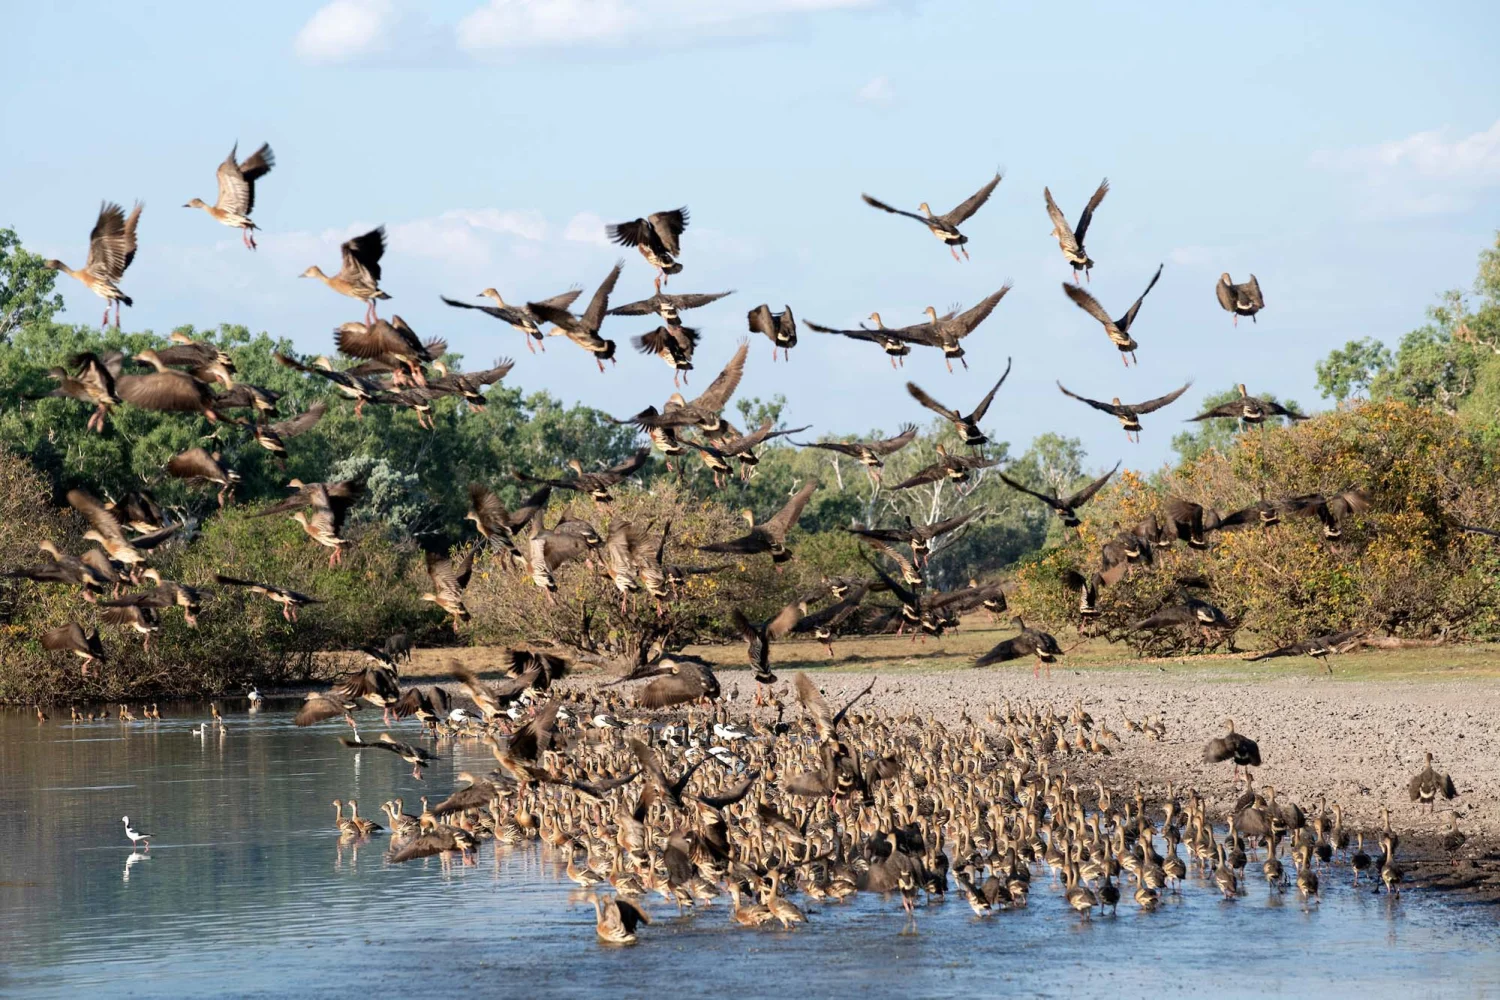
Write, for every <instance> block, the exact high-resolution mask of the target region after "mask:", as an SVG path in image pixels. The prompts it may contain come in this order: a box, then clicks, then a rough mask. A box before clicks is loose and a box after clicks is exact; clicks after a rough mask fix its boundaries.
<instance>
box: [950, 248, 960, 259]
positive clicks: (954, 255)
mask: <svg viewBox="0 0 1500 1000" xmlns="http://www.w3.org/2000/svg"><path fill="white" fill-rule="evenodd" d="M948 252H949V253H951V254H952V255H953V259H954V260H958V251H957V250H956V249H954V248H953V247H951V246H950V247H949V248H948Z"/></svg>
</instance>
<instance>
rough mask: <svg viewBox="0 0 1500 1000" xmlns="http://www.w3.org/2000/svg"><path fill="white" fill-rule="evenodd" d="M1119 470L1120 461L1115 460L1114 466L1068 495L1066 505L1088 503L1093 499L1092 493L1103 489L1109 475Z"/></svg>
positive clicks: (1074, 505)
mask: <svg viewBox="0 0 1500 1000" xmlns="http://www.w3.org/2000/svg"><path fill="white" fill-rule="evenodd" d="M1119 471H1120V463H1119V462H1116V463H1115V467H1114V468H1113V469H1110V470H1109V471H1108V472H1106V473H1105V474H1104V475H1102V476H1100V477H1099V478H1098V479H1096V480H1094V481H1093V482H1092V483H1089V484H1088V485H1087V486H1085V487H1084V488H1083V489H1081V490H1079V491H1078V492H1077V493H1074V494H1073V495H1072V496H1070V497H1068V499H1067V501H1066V502H1067V505H1068V506H1069V507H1081V506H1083V505H1084V504H1086V503H1088V502H1089V501H1090V500H1092V499H1094V494H1095V493H1098V492H1099V491H1100V490H1102V489H1104V484H1105V483H1107V482H1109V480H1110V477H1111V476H1113V475H1114V474H1115V473H1116V472H1119Z"/></svg>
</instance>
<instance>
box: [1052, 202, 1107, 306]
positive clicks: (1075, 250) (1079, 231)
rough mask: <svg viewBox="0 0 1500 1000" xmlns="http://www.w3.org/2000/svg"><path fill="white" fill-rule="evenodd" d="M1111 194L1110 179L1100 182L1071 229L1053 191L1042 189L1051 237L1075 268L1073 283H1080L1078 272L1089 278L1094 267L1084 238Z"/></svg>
mask: <svg viewBox="0 0 1500 1000" xmlns="http://www.w3.org/2000/svg"><path fill="white" fill-rule="evenodd" d="M1108 193H1109V178H1108V177H1106V178H1104V180H1102V181H1100V182H1099V187H1098V188H1097V189H1096V190H1095V191H1094V194H1093V196H1092V197H1090V198H1089V203H1088V204H1087V205H1085V206H1084V208H1083V212H1082V214H1080V215H1079V216H1078V226H1077V228H1071V229H1070V228H1069V227H1068V220H1067V219H1066V218H1064V216H1063V214H1062V210H1061V209H1059V208H1058V207H1057V202H1055V201H1053V200H1052V191H1051V189H1049V188H1045V187H1044V188H1042V196H1043V197H1044V198H1045V199H1046V200H1047V215H1048V216H1049V217H1050V218H1051V219H1052V233H1051V235H1053V236H1056V237H1057V245H1058V247H1059V248H1060V249H1061V250H1062V255H1063V257H1064V258H1065V259H1066V260H1067V262H1068V264H1069V265H1070V266H1071V267H1072V268H1073V281H1074V283H1075V284H1076V283H1077V282H1078V272H1079V271H1082V272H1083V274H1084V277H1088V276H1089V272H1090V270H1091V269H1092V268H1093V266H1094V262H1093V260H1091V259H1090V258H1089V254H1088V251H1087V250H1085V249H1084V246H1083V238H1084V235H1085V234H1086V233H1087V232H1088V230H1089V223H1090V222H1092V221H1093V219H1094V210H1095V209H1096V208H1098V207H1099V203H1100V202H1101V201H1103V200H1104V196H1105V195H1106V194H1108Z"/></svg>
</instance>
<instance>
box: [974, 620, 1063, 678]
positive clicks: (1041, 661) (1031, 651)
mask: <svg viewBox="0 0 1500 1000" xmlns="http://www.w3.org/2000/svg"><path fill="white" fill-rule="evenodd" d="M1011 624H1012V625H1014V626H1015V627H1016V628H1017V629H1019V630H1020V632H1021V634H1020V635H1018V636H1015V637H1013V638H1010V639H1006V640H1005V641H1004V642H1002V643H1000V644H999V645H997V646H996V647H995V648H993V649H991V650H990V651H989V652H988V653H985V654H984V655H983V656H981V657H979V658H978V659H976V660H975V661H974V666H976V667H987V666H989V665H990V664H992V663H1001V662H1004V661H1005V660H1018V659H1020V658H1021V657H1023V656H1035V657H1036V665H1035V666H1034V667H1033V668H1032V671H1031V676H1032V677H1037V676H1039V675H1040V671H1041V669H1042V667H1044V666H1045V667H1046V668H1047V676H1048V677H1051V676H1052V664H1054V663H1056V662H1057V658H1058V657H1059V656H1061V655H1063V649H1062V647H1061V646H1059V645H1058V644H1057V640H1056V639H1055V638H1053V637H1052V635H1051V634H1049V633H1047V632H1043V631H1042V630H1041V629H1038V628H1032V627H1030V626H1028V625H1027V624H1026V622H1025V621H1023V620H1022V618H1021V616H1020V615H1017V616H1016V617H1015V618H1012V619H1011Z"/></svg>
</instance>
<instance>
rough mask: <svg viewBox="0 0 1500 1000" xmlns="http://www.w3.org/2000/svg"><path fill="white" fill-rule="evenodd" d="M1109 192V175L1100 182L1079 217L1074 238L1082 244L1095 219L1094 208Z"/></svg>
mask: <svg viewBox="0 0 1500 1000" xmlns="http://www.w3.org/2000/svg"><path fill="white" fill-rule="evenodd" d="M1107 194H1109V178H1108V177H1106V178H1104V180H1102V181H1100V182H1099V188H1098V190H1096V191H1095V192H1094V194H1093V197H1091V198H1090V199H1089V203H1088V204H1087V205H1085V206H1083V214H1082V215H1080V216H1079V217H1078V226H1077V227H1076V228H1075V229H1074V230H1073V238H1074V239H1076V240H1077V241H1078V243H1079V245H1080V246H1082V245H1083V240H1084V235H1085V234H1086V233H1088V231H1089V223H1090V222H1093V221H1094V209H1096V208H1098V207H1099V203H1100V202H1101V201H1103V200H1104V196H1105V195H1107Z"/></svg>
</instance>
